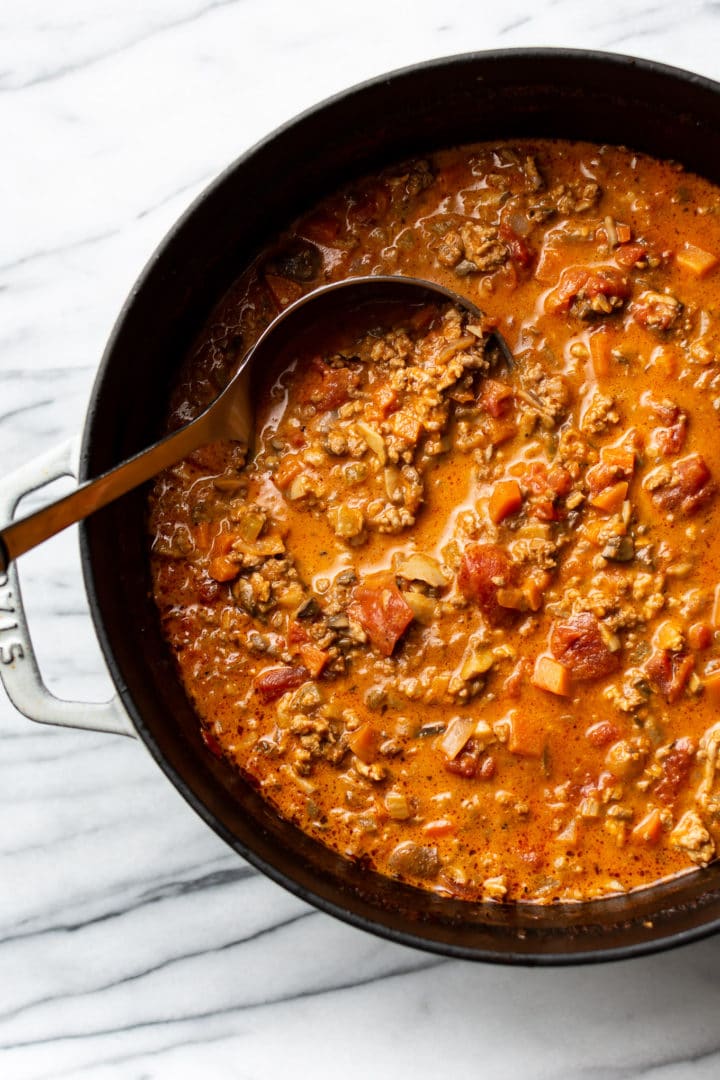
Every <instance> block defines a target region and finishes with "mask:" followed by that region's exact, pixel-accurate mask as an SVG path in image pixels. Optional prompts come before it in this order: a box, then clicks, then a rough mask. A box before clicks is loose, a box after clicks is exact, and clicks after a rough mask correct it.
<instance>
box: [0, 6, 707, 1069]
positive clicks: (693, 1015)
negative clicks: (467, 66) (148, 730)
mask: <svg viewBox="0 0 720 1080" xmlns="http://www.w3.org/2000/svg"><path fill="white" fill-rule="evenodd" d="M719 40H720V4H718V3H717V2H691V3H685V4H684V5H682V6H681V5H678V4H677V3H676V2H674V0H673V2H667V0H646V2H629V3H622V2H620V0H606V2H605V3H603V4H598V3H597V2H589V0H505V2H504V3H502V4H495V5H491V4H487V3H482V2H480V0H445V2H443V3H437V2H431V0H397V2H395V3H393V2H389V3H388V2H387V0H365V2H364V3H363V4H362V5H360V6H359V7H357V8H350V7H349V6H348V5H347V4H343V3H339V2H338V0H307V2H306V3H304V4H298V3H294V2H292V0H144V2H142V3H139V2H130V3H127V2H125V3H121V2H120V0H63V3H62V4H55V3H52V0H5V2H4V3H3V4H1V5H0V147H1V148H2V169H0V459H1V460H2V462H3V468H4V469H8V468H12V467H14V466H17V465H19V464H20V463H21V462H22V461H24V460H25V459H26V458H27V457H28V456H29V455H30V454H31V453H33V452H38V451H40V450H43V449H46V448H48V447H50V446H52V445H53V444H54V443H56V442H58V441H59V440H61V439H64V438H66V437H67V436H69V435H71V434H73V433H75V432H77V431H78V430H79V429H80V427H81V424H82V417H83V412H84V409H85V404H86V400H87V395H88V393H89V389H90V386H91V383H92V379H93V376H94V372H95V369H96V367H97V363H98V360H99V357H100V355H101V353H102V349H103V345H104V342H105V340H106V338H107V336H108V334H109V331H110V329H111V326H112V323H113V321H114V319H115V316H116V314H117V312H118V310H119V308H120V306H121V304H122V301H123V299H124V296H125V294H126V293H127V291H128V289H129V287H130V285H131V284H132V282H133V280H134V278H135V277H136V275H137V274H138V272H139V270H140V268H141V267H142V265H143V263H144V261H145V259H146V258H147V257H148V256H149V255H150V253H151V252H152V250H153V248H154V246H155V245H156V244H157V243H158V241H159V240H160V239H161V238H162V236H163V234H164V232H165V231H166V230H167V228H168V227H169V226H170V225H171V224H172V222H173V220H174V219H175V218H176V217H177V216H178V214H179V213H180V212H181V211H182V210H183V209H185V207H186V206H187V205H188V204H189V202H190V201H191V200H192V199H193V197H194V196H195V195H196V194H197V193H198V192H199V191H200V190H202V188H203V186H204V185H205V184H206V183H207V182H208V181H209V180H210V179H211V178H212V177H213V176H214V175H215V174H216V173H217V172H218V171H220V169H221V168H223V167H224V166H225V165H226V164H227V163H228V162H229V161H230V160H232V158H233V157H235V156H236V155H237V154H238V153H240V152H241V151H242V150H244V149H245V148H247V147H248V146H250V145H251V144H252V143H253V142H254V141H255V140H256V139H258V138H259V137H260V136H261V135H263V134H264V133H266V132H267V131H269V130H270V129H271V128H272V127H274V126H275V125H277V124H278V123H280V122H281V121H283V120H285V119H287V118H289V117H290V116H292V115H294V114H295V113H296V112H298V111H299V110H300V109H302V108H304V107H306V106H308V105H310V104H312V103H314V102H315V101H317V100H319V99H321V98H323V97H325V96H327V95H328V94H330V93H333V92H335V91H337V90H339V89H342V88H343V87H345V86H347V85H349V84H351V83H353V82H356V81H359V80H361V79H364V78H367V77H369V76H372V75H375V74H378V73H380V72H382V71H384V70H388V69H391V68H395V67H399V66H402V65H403V64H407V63H411V62H413V61H417V60H422V59H427V58H430V57H432V56H439V55H444V54H448V53H453V52H460V51H464V50H468V49H481V48H490V47H500V46H516V45H528V44H532V45H543V44H554V45H571V46H586V47H596V48H604V49H612V50H616V51H621V52H633V53H636V54H638V55H641V56H647V57H651V58H654V59H659V60H663V61H665V62H669V63H674V64H678V65H680V66H685V67H688V68H691V69H693V70H695V71H698V72H700V73H702V74H706V75H709V76H711V77H715V78H718V77H720V58H719V54H718V48H717V46H718V41H719ZM22 577H23V582H24V586H25V591H26V595H27V598H28V604H29V607H30V609H31V613H32V616H33V626H34V629H35V634H36V640H37V646H38V651H39V653H40V656H41V659H42V664H43V669H44V671H45V672H46V674H47V678H48V681H49V683H50V684H51V685H52V686H53V688H55V689H56V690H57V691H58V692H60V693H62V694H65V695H67V696H69V697H78V698H80V699H100V698H102V697H104V696H107V694H108V693H109V680H108V678H107V675H106V673H105V671H104V669H103V664H102V661H101V659H100V653H99V649H98V647H97V643H96V642H95V640H94V637H93V633H92V630H91V628H90V625H89V619H88V616H87V608H86V604H85V601H84V596H83V589H82V583H81V577H80V571H79V567H78V558H77V552H76V539H75V536H74V534H73V532H70V533H68V534H67V535H64V536H62V537H59V538H56V539H55V540H53V541H51V542H50V543H49V544H47V545H46V546H45V547H44V548H43V549H42V550H40V551H37V552H33V553H31V554H30V555H28V556H27V557H26V559H25V560H24V564H23V567H22ZM0 811H1V812H0V857H1V858H2V877H1V878H0V1076H1V1077H2V1078H3V1080H41V1078H48V1080H49V1078H58V1077H90V1078H93V1080H130V1078H133V1080H134V1078H140V1077H152V1078H170V1080H182V1078H185V1077H193V1078H196V1077H200V1078H202V1080H207V1078H210V1080H213V1078H215V1077H219V1078H224V1077H235V1078H242V1080H260V1078H262V1080H265V1078H268V1080H274V1078H276V1077H277V1078H280V1077H285V1076H287V1075H288V1073H289V1071H292V1073H293V1074H294V1075H297V1076H299V1077H301V1078H303V1080H304V1078H305V1077H310V1076H312V1077H313V1078H314V1080H330V1078H336V1077H338V1076H342V1077H343V1078H345V1080H356V1078H360V1077H366V1076H369V1075H371V1076H375V1077H382V1078H385V1077H394V1078H398V1077H399V1078H403V1080H404V1078H405V1077H412V1078H416V1077H417V1078H418V1080H426V1078H427V1080H430V1078H433V1080H434V1078H436V1077H438V1076H446V1075H452V1076H461V1077H475V1076H478V1077H483V1078H492V1080H498V1078H499V1080H516V1078H517V1080H535V1078H537V1080H601V1078H602V1080H636V1078H638V1080H639V1078H641V1077H642V1078H643V1080H686V1078H693V1080H711V1078H712V1080H715V1078H717V1077H718V1076H720V1024H719V1023H718V1015H720V940H710V941H706V942H703V943H700V944H697V945H694V946H691V947H688V948H685V949H682V950H679V951H676V952H674V953H671V954H666V955H662V956H656V957H652V958H648V959H643V960H636V961H632V962H625V963H621V964H616V965H605V966H601V967H595V968H584V969H583V968H581V969H573V970H558V971H537V970H530V971H523V970H520V971H518V970H506V969H498V968H494V967H487V966H473V965H469V964H464V963H461V962H455V961H443V960H441V959H438V958H436V957H431V956H428V955H425V954H423V953H419V952H414V951H412V950H409V949H406V948H402V947H399V946H392V945H389V944H387V943H385V942H382V941H379V940H376V939H375V938H373V937H370V936H368V935H366V934H363V933H361V932H359V931H356V930H353V929H351V928H349V927H347V926H344V925H342V924H340V923H338V922H336V921H334V920H332V919H330V918H329V917H327V916H325V915H321V914H319V913H317V912H315V911H314V910H312V909H310V908H308V907H307V906H306V905H305V904H303V903H302V902H300V901H299V900H297V899H295V898H294V897H292V896H290V895H289V894H288V893H286V892H284V891H283V890H282V889H280V888H279V887H277V886H275V885H273V884H272V883H271V882H269V881H267V880H265V879H264V878H263V877H262V876H260V875H259V874H257V873H256V872H255V871H254V870H252V869H251V868H249V867H248V866H246V865H245V864H244V863H243V862H242V861H241V860H240V859H238V858H237V857H236V856H235V855H234V854H233V853H232V852H230V851H229V849H227V848H226V847H225V846H224V845H223V844H222V843H221V841H220V840H218V839H217V838H216V837H215V836H214V835H213V834H212V833H211V832H210V831H209V830H208V829H207V828H206V827H205V826H204V825H203V824H202V823H201V822H200V820H199V819H198V818H196V817H195V815H194V814H193V812H192V811H191V810H190V809H189V808H188V807H187V806H186V805H185V803H184V802H183V800H182V799H181V797H180V796H179V795H178V794H177V793H176V792H175V791H174V789H173V788H172V787H171V786H170V785H169V784H168V783H167V782H166V780H165V779H164V777H163V776H162V775H161V773H160V772H159V771H158V769H157V768H156V766H155V765H154V764H153V763H152V761H151V760H150V758H149V757H148V756H147V755H146V754H145V753H144V751H143V750H142V749H141V748H140V746H138V745H137V744H134V743H132V742H131V741H129V740H123V739H120V738H116V737H104V736H101V735H94V734H83V733H72V732H65V731H59V730H53V729H44V728H39V727H34V726H33V725H32V724H30V723H29V722H27V721H25V720H23V719H22V718H21V717H20V716H18V715H17V714H16V713H15V712H14V710H13V709H12V708H11V707H10V705H9V704H8V702H7V700H6V699H5V698H4V696H0Z"/></svg>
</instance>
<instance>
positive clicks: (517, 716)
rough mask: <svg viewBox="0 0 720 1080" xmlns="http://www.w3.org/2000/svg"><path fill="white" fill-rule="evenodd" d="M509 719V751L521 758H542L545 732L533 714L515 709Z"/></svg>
mask: <svg viewBox="0 0 720 1080" xmlns="http://www.w3.org/2000/svg"><path fill="white" fill-rule="evenodd" d="M553 662H554V661H553ZM509 719H510V738H509V739H508V750H509V751H510V753H511V754H517V755H518V756H519V757H541V756H542V752H543V750H544V749H545V732H544V730H543V729H542V728H541V727H540V726H539V725H538V723H537V720H536V719H535V718H534V717H533V715H532V713H528V712H524V711H523V712H521V711H520V709H514V710H513V711H512V713H511V714H510V717H509Z"/></svg>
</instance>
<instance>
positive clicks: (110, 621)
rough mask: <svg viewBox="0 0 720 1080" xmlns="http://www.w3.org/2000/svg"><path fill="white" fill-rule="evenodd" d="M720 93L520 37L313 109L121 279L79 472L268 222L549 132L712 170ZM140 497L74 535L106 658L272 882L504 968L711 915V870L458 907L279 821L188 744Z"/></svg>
mask: <svg viewBox="0 0 720 1080" xmlns="http://www.w3.org/2000/svg"><path fill="white" fill-rule="evenodd" d="M719 107H720V88H719V87H718V86H716V85H715V84H711V83H709V82H707V81H706V80H702V79H700V78H698V77H695V76H689V75H685V74H683V73H680V72H676V71H674V70H672V69H667V68H662V67H659V66H657V65H652V64H649V63H646V62H642V61H635V60H631V59H627V58H622V57H611V56H603V55H601V54H592V53H580V52H572V51H571V52H565V51H561V50H512V51H508V52H504V53H488V54H475V55H468V56H461V57H455V58H450V59H446V60H439V61H435V62H432V63H430V64H427V65H424V66H421V67H417V68H412V69H407V70H405V71H401V72H398V73H396V74H394V75H390V76H388V77H386V78H382V79H379V80H376V81H374V82H372V83H369V84H366V85H364V86H362V87H359V88H357V89H354V90H350V91H348V92H347V93H345V94H343V95H341V96H339V97H337V98H335V99H332V100H331V101H329V102H327V103H325V104H324V105H321V106H319V107H318V108H316V109H314V110H312V111H311V112H309V113H306V114H305V115H304V116H302V117H300V118H299V119H298V120H296V121H293V122H292V123H290V124H289V125H287V126H286V127H285V128H284V129H281V130H280V131H279V132H277V133H275V134H274V135H273V136H271V137H270V138H269V139H268V140H267V141H266V142H264V143H262V144H261V145H260V146H258V147H256V148H255V149H254V150H252V151H250V152H249V153H248V154H247V155H245V157H243V158H241V159H240V160H239V161H238V162H236V163H235V164H234V165H233V166H231V167H230V169H229V170H228V171H227V172H226V173H224V174H223V175H222V176H221V177H220V178H219V179H218V180H217V181H216V182H215V183H214V184H213V185H212V186H211V188H210V189H208V191H207V192H206V193H205V194H204V195H203V196H202V197H201V198H200V200H199V201H198V202H197V203H196V204H195V206H194V207H192V208H191V210H190V212H189V213H188V214H187V215H186V216H185V217H184V218H183V219H182V220H181V221H180V222H179V224H178V225H177V226H176V227H175V228H174V230H173V231H172V232H171V234H170V235H169V236H168V238H167V239H166V240H165V242H164V243H163V245H162V246H161V248H160V249H159V250H158V252H157V253H156V254H155V256H154V257H153V259H152V260H151V262H150V264H149V265H148V267H147V268H146V270H145V272H144V274H143V275H142V277H141V278H140V281H139V282H138V284H137V285H136V287H135V288H134V289H133V292H132V293H131V295H130V298H129V299H128V302H127V304H126V306H125V308H124V310H123V312H122V314H121V316H120V318H119V321H118V323H117V325H116V328H115V330H114V332H113V335H112V338H111V340H110V343H109V345H108V348H107V350H106V353H105V357H104V359H103V363H102V366H101V368H100V372H99V375H98V379H97V382H96V385H95V389H94V392H93V397H92V401H91V405H90V410H89V413H88V419H87V424H86V429H85V438H84V448H83V458H82V476H83V478H86V477H89V476H94V475H97V474H98V473H99V472H102V471H103V470H104V469H106V468H108V467H110V466H111V465H113V464H115V463H116V462H118V461H120V460H122V459H123V458H125V457H127V456H129V455H130V454H132V453H133V452H135V451H137V450H138V449H141V448H142V447H144V446H146V445H148V444H149V443H150V442H152V441H154V440H155V439H157V438H158V437H159V436H160V434H161V433H162V428H163V422H164V417H165V413H166V410H167V405H168V399H169V393H170V388H171V386H172V384H173V382H174V380H175V378H176V376H177V372H178V368H179V365H180V363H181V361H182V359H183V357H184V354H185V352H186V349H187V347H188V343H189V342H190V341H191V340H192V339H193V338H194V336H195V335H196V334H197V333H198V332H199V331H200V329H201V327H202V326H203V324H204V322H205V320H206V318H207V316H208V314H209V311H210V309H211V308H212V306H213V305H214V303H215V302H216V301H217V299H218V298H219V297H220V296H221V295H222V293H223V292H224V291H225V290H226V288H227V287H228V286H229V285H230V283H231V282H232V280H233V279H234V278H235V277H236V276H237V275H238V273H239V272H240V271H241V270H242V269H243V267H244V266H246V265H247V263H248V261H249V260H250V259H251V258H252V257H253V256H254V255H255V253H256V252H257V251H258V250H260V249H261V248H262V247H264V246H265V244H266V243H267V242H268V241H269V240H270V239H271V238H272V237H273V235H274V234H275V233H277V232H278V231H280V230H281V229H282V228H284V227H286V226H287V225H288V224H289V223H290V222H291V221H292V220H293V219H294V218H295V217H296V216H297V214H298V213H299V212H300V211H301V210H302V209H305V208H307V207H308V206H310V205H312V204H313V203H315V202H317V201H318V200H319V199H320V198H321V197H322V196H324V195H326V194H328V193H330V192H331V191H333V190H334V189H336V188H337V187H339V186H340V185H341V184H343V183H345V182H347V181H348V180H350V179H351V178H352V177H354V176H358V175H363V174H367V173H369V172H372V170H373V169H375V168H377V167H380V166H384V165H387V164H389V163H391V162H393V161H399V160H402V159H403V158H405V157H407V156H409V155H412V154H416V153H428V152H429V151H432V150H434V149H438V148H440V147H448V146H453V145H457V144H463V143H472V142H477V141H482V140H489V139H492V138H503V139H506V138H511V137H513V136H517V137H520V136H526V137H540V136H545V137H557V138H563V139H583V140H589V141H593V142H599V143H602V142H611V143H614V144H624V145H627V146H629V147H632V148H634V149H637V150H642V151H645V152H647V153H650V154H652V155H654V156H656V157H662V158H673V159H676V160H678V161H680V162H682V163H683V164H684V165H685V166H686V167H687V168H688V169H691V170H693V171H696V172H699V173H701V174H702V175H704V176H706V177H707V178H708V179H710V180H714V181H715V182H720V125H718V124H717V116H718V108H719ZM378 117H380V118H382V119H381V121H380V122H378ZM145 500H146V490H144V489H143V490H140V491H137V492H133V493H131V494H130V495H128V496H126V497H125V498H124V499H122V500H120V501H118V502H117V503H115V504H113V505H112V506H110V507H108V508H107V509H106V510H103V511H102V512H100V513H98V514H96V515H95V516H94V517H93V518H92V519H90V520H89V521H88V522H87V523H86V524H85V526H84V528H83V531H82V544H83V558H84V566H85V573H86V582H87V587H88V592H89V595H90V599H91V607H92V610H93V616H94V618H95V623H96V627H97V631H98V635H99V638H100V641H101V644H102V646H103V649H104V652H105V656H106V659H107V661H108V664H109V667H110V671H111V673H112V676H113V678H114V680H115V682H116V685H117V687H118V689H119V691H120V693H121V694H122V696H123V699H124V702H125V705H126V707H127V709H128V712H129V714H130V716H131V717H132V719H133V721H134V723H135V725H136V727H137V730H138V732H139V734H140V736H141V737H142V738H143V739H144V741H145V743H146V744H147V746H148V748H149V749H150V752H151V753H152V754H153V756H154V757H155V758H156V760H157V761H158V763H159V764H160V765H161V767H162V768H163V769H164V770H165V772H166V773H167V774H168V776H169V777H170V779H171V780H172V782H173V783H174V784H175V785H176V786H177V787H178V789H179V790H180V791H181V792H182V794H183V795H184V796H185V797H186V798H187V799H188V801H189V802H190V803H191V804H192V805H193V806H194V807H195V809H196V810H197V811H198V812H199V813H200V814H201V815H202V816H203V818H204V819H205V820H206V821H207V822H208V823H209V824H210V825H212V826H213V828H215V829H216V830H217V831H218V833H219V834H220V835H221V836H222V837H223V838H224V839H225V840H226V841H227V842H228V843H229V844H231V845H232V846H233V847H234V848H235V849H236V850H237V851H239V852H240V853H242V854H243V855H245V856H247V857H248V858H249V859H250V860H251V861H252V862H254V863H255V864H256V865H258V866H259V867H260V868H261V869H262V870H264V871H265V872H266V873H268V874H269V875H270V876H271V877H273V878H275V879H276V880H278V881H280V882H281V883H282V884H284V885H286V886H287V887H289V888H291V889H293V890H294V891H295V892H297V893H298V894H299V895H301V896H303V897H304V898H306V899H308V900H310V901H311V902H313V903H315V904H317V905H319V906H320V907H322V908H324V909H325V910H328V911H331V912H332V913H333V914H336V915H339V916H340V917H342V918H345V919H348V920H349V921H351V922H353V923H355V924H356V925H360V926H362V927H364V928H366V929H369V930H373V931H375V932H378V933H381V934H384V935H386V936H389V937H391V938H393V939H394V940H398V941H403V942H406V943H408V944H414V945H418V946H421V947H424V948H427V949H431V950H434V951H439V952H442V953H446V954H449V955H458V956H464V957H468V958H480V959H493V960H499V961H504V962H524V963H562V962H572V961H577V960H581V959H585V960H587V959H607V958H609V957H613V956H620V955H630V954H632V953H634V952H645V951H650V950H652V949H657V948H660V947H663V946H667V945H669V944H673V943H677V942H679V941H683V940H689V939H691V938H693V937H697V936H700V935H701V934H702V933H707V932H709V931H710V930H711V929H714V928H715V926H716V924H720V864H715V865H714V866H711V867H710V868H708V869H707V870H706V871H705V872H703V873H702V874H701V873H699V872H693V873H689V874H687V875H685V876H683V877H680V878H676V879H674V880H672V881H669V882H667V883H664V884H660V885H656V886H654V887H652V888H649V889H645V890H643V891H642V892H639V893H635V894H630V895H625V896H621V897H617V898H613V899H606V900H602V901H596V902H593V903H586V904H582V905H580V904H578V905H565V906H551V907H532V906H529V905H528V906H522V905H520V906H507V907H506V906H502V905H497V904H467V903H463V902H460V901H451V900H447V899H441V898H439V897H437V896H434V895H432V894H430V893H426V892H424V891H421V890H417V889H414V888H411V887H408V886H404V885H401V884H399V883H397V882H394V881H390V880H389V879H386V878H382V877H380V876H379V875H377V874H374V873H371V872H368V871H367V870H366V869H364V868H363V867H362V866H361V865H359V864H354V863H351V862H347V861H345V860H343V859H341V858H339V857H338V856H337V855H335V854H333V853H332V852H330V851H329V850H327V849H325V848H323V847H321V846H320V845H319V844H317V843H316V842H315V841H313V840H310V839H309V838H308V837H307V836H305V835H304V834H303V833H301V832H300V831H299V830H298V829H297V828H295V827H294V826H292V825H290V824H288V823H287V822H284V821H282V820H280V819H279V818H278V817H277V815H276V814H275V813H274V812H273V811H272V809H271V808H270V807H269V806H268V805H267V804H266V803H265V802H264V801H263V800H262V799H261V798H260V796H259V795H258V794H257V792H256V791H255V790H254V789H253V788H252V787H251V786H250V785H249V784H247V783H245V782H244V781H243V780H242V779H241V778H240V777H239V776H238V775H237V773H235V772H234V770H231V769H230V768H229V767H228V766H226V765H225V764H224V763H223V762H221V761H218V760H216V759H215V758H213V757H211V755H210V754H209V753H208V751H207V749H206V747H205V745H204V744H203V742H202V741H201V739H200V735H199V722H198V720H197V718H196V716H195V713H194V712H193V710H192V708H191V706H190V704H189V702H188V700H187V698H186V696H185V693H184V691H183V689H182V686H181V685H180V683H179V680H178V677H177V674H176V670H175V665H174V661H173V658H172V656H171V654H170V651H169V648H168V646H167V645H166V643H165V641H164V639H163V637H162V634H161V631H160V625H159V620H158V617H157V613H156V610H155V607H154V603H153V601H152V597H151V583H150V573H149V559H148V555H147V529H146V523H145V513H146V509H145Z"/></svg>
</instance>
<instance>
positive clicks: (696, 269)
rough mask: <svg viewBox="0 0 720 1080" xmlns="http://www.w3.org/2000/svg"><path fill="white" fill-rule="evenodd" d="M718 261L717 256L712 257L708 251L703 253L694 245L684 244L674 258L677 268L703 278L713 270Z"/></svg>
mask: <svg viewBox="0 0 720 1080" xmlns="http://www.w3.org/2000/svg"><path fill="white" fill-rule="evenodd" d="M719 261H720V260H719V259H718V257H717V255H713V254H712V252H710V251H703V249H702V248H699V247H696V246H695V244H685V247H684V248H681V250H680V251H678V253H677V256H676V262H677V264H678V266H679V267H681V269H683V270H688V271H689V272H690V273H691V274H694V275H695V277H705V275H706V274H709V273H710V271H711V270H714V269H715V267H716V266H717V264H718V262H719Z"/></svg>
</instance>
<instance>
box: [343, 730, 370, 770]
mask: <svg viewBox="0 0 720 1080" xmlns="http://www.w3.org/2000/svg"><path fill="white" fill-rule="evenodd" d="M348 746H349V747H350V749H351V750H352V752H353V754H355V757H359V758H360V760H361V761H363V762H364V763H365V764H366V765H369V764H370V762H371V761H372V760H373V759H374V757H375V732H374V730H373V727H372V725H371V724H363V725H362V727H359V728H358V729H357V730H356V731H353V733H352V735H351V736H350V738H349V739H348Z"/></svg>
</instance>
